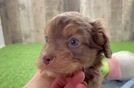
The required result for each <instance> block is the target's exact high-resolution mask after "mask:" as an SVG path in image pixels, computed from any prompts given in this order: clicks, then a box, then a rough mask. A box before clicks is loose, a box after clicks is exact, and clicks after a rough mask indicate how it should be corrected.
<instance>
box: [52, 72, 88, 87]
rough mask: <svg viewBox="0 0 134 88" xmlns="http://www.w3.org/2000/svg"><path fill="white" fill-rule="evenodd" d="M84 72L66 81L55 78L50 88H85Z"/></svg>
mask: <svg viewBox="0 0 134 88" xmlns="http://www.w3.org/2000/svg"><path fill="white" fill-rule="evenodd" d="M84 78H85V74H84V72H82V71H81V72H78V73H76V74H75V75H74V76H73V77H68V78H66V79H63V78H56V79H55V80H54V82H53V83H52V85H51V86H50V88H86V83H85V82H84Z"/></svg>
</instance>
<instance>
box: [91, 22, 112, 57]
mask: <svg viewBox="0 0 134 88" xmlns="http://www.w3.org/2000/svg"><path fill="white" fill-rule="evenodd" d="M90 24H91V25H92V26H93V28H92V33H91V36H92V39H93V40H92V41H93V42H94V43H93V44H94V45H95V46H96V47H97V48H99V50H100V51H102V52H103V53H104V55H105V56H106V57H107V58H110V57H111V54H112V53H111V49H110V45H109V39H108V36H107V34H106V32H105V28H104V26H103V25H102V23H101V22H100V21H95V22H90Z"/></svg>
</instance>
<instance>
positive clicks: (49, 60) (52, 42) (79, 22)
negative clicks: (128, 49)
mask: <svg viewBox="0 0 134 88" xmlns="http://www.w3.org/2000/svg"><path fill="white" fill-rule="evenodd" d="M45 36H46V45H45V47H44V48H43V49H42V53H41V56H40V59H39V61H38V64H39V68H40V69H41V71H44V72H45V73H46V74H45V75H47V76H48V78H55V77H56V76H67V75H71V74H73V73H74V72H77V71H79V70H83V71H84V72H85V75H86V78H85V81H86V82H87V83H88V84H89V86H90V88H100V85H101V81H102V80H101V75H100V71H99V68H100V66H101V61H102V57H103V56H104V55H105V56H106V57H107V58H109V57H110V56H111V50H110V48H109V40H108V38H107V35H106V33H105V29H104V27H103V26H102V24H101V23H100V22H97V21H95V22H91V21H90V20H89V19H88V18H87V17H84V16H82V15H81V14H80V13H78V12H65V13H62V14H59V15H57V16H55V17H54V18H52V19H51V20H50V22H49V23H48V25H47V27H46V29H45Z"/></svg>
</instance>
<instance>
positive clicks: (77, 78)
mask: <svg viewBox="0 0 134 88" xmlns="http://www.w3.org/2000/svg"><path fill="white" fill-rule="evenodd" d="M84 79H85V74H84V72H82V71H81V72H78V73H77V74H75V75H74V76H73V77H72V78H71V79H70V80H69V82H68V84H67V85H66V87H65V88H76V86H77V85H78V84H81V83H83V81H84Z"/></svg>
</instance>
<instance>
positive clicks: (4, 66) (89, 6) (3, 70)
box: [0, 0, 134, 88]
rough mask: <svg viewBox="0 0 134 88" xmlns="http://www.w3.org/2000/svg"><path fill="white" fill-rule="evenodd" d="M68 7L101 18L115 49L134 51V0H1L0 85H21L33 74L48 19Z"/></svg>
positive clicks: (13, 87)
mask: <svg viewBox="0 0 134 88" xmlns="http://www.w3.org/2000/svg"><path fill="white" fill-rule="evenodd" d="M66 11H78V12H80V13H82V14H83V15H85V16H87V17H89V18H91V19H93V20H95V19H102V21H103V23H104V24H105V25H106V27H107V30H108V31H109V33H110V40H111V48H112V51H113V52H118V51H122V50H128V51H131V52H134V0H0V47H3V48H0V88H22V87H23V86H24V85H25V84H26V83H27V82H28V80H30V79H31V78H32V76H33V75H34V74H35V72H36V70H37V65H36V60H37V58H38V57H39V54H40V50H41V48H42V46H43V45H42V44H41V43H42V42H44V34H43V33H44V28H45V26H46V23H47V22H48V20H49V19H51V18H52V17H53V16H55V15H57V14H59V13H62V12H66ZM118 82H119V84H120V81H118ZM112 88H114V87H112ZM115 88H118V87H115Z"/></svg>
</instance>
